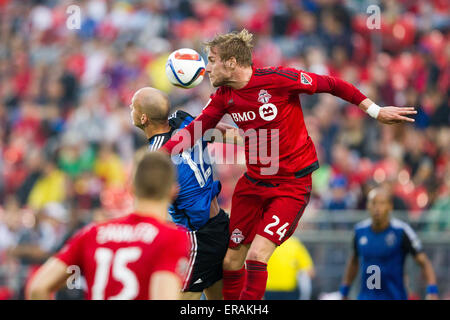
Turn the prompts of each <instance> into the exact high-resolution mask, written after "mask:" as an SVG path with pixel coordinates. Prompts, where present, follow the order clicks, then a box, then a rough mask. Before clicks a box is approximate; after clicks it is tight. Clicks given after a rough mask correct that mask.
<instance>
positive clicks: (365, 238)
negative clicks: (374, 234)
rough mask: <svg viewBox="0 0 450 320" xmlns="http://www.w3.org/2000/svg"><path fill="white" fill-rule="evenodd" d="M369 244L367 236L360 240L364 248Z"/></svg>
mask: <svg viewBox="0 0 450 320" xmlns="http://www.w3.org/2000/svg"><path fill="white" fill-rule="evenodd" d="M367 242H369V240H368V239H367V237H366V236H362V237H361V238H360V239H359V244H360V245H362V246H364V245H366V244H367Z"/></svg>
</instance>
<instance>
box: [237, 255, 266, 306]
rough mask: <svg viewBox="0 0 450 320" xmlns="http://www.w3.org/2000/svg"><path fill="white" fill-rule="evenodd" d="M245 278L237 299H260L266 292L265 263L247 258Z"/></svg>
mask: <svg viewBox="0 0 450 320" xmlns="http://www.w3.org/2000/svg"><path fill="white" fill-rule="evenodd" d="M246 264H247V280H246V281H245V286H244V290H243V291H242V293H241V295H240V297H239V300H261V299H262V298H263V296H264V292H266V284H267V264H266V263H263V262H259V261H256V260H247V261H246Z"/></svg>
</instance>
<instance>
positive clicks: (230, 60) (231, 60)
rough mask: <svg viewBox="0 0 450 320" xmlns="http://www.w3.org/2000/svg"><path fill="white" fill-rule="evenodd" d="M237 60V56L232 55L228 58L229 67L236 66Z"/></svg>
mask: <svg viewBox="0 0 450 320" xmlns="http://www.w3.org/2000/svg"><path fill="white" fill-rule="evenodd" d="M236 65H237V62H236V58H235V57H231V58H230V59H228V60H227V67H228V68H230V69H234V68H236Z"/></svg>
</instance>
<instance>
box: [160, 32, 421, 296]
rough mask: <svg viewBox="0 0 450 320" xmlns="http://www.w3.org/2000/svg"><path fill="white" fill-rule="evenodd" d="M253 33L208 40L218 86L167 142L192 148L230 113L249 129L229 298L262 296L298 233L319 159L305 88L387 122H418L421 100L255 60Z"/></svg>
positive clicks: (228, 262)
mask: <svg viewBox="0 0 450 320" xmlns="http://www.w3.org/2000/svg"><path fill="white" fill-rule="evenodd" d="M252 37H253V35H252V34H250V33H249V32H248V31H247V30H245V29H244V30H242V31H241V32H239V33H237V32H232V33H228V34H225V35H217V36H216V37H215V38H214V39H212V40H211V41H209V42H207V44H206V47H207V50H208V65H207V66H206V72H207V73H208V75H209V79H210V81H211V84H212V85H213V86H214V87H218V89H217V91H216V92H215V93H214V94H213V95H211V98H210V100H209V101H208V102H207V104H206V106H205V107H204V109H203V111H202V113H201V114H200V115H199V116H198V117H197V118H196V119H195V120H194V121H192V122H191V123H190V124H189V125H188V126H186V128H184V129H182V130H180V131H179V132H178V133H177V134H176V135H174V136H173V137H172V139H171V140H170V141H168V142H166V143H165V145H164V146H163V147H162V149H164V150H165V151H166V152H168V153H169V154H176V153H179V152H180V151H181V150H186V149H188V148H190V147H191V146H192V145H194V143H195V141H196V140H197V139H199V138H200V137H201V136H202V135H203V134H204V133H205V132H206V131H207V130H208V129H211V128H214V127H215V126H216V125H217V123H219V121H220V119H221V118H222V117H223V116H224V115H225V114H227V113H228V114H230V115H231V117H232V118H233V120H234V122H235V123H236V125H237V126H238V127H239V128H240V129H242V130H240V131H242V135H243V136H244V137H245V159H246V164H247V172H246V173H245V174H244V175H243V176H242V177H241V178H240V179H239V181H238V183H237V184H236V187H235V190H234V193H233V198H232V207H231V214H230V241H229V245H228V251H227V253H226V256H225V259H224V264H223V269H224V275H223V288H224V289H223V293H224V299H231V300H233V299H241V300H260V299H262V297H263V296H264V291H265V288H266V283H267V276H268V274H267V262H268V261H269V258H270V256H271V255H272V253H273V251H274V250H275V248H276V247H277V246H279V245H280V244H282V243H283V242H284V241H286V239H288V238H289V237H290V236H291V235H292V234H293V233H294V231H295V229H296V228H297V225H298V222H299V220H300V218H301V216H302V214H303V212H304V210H305V208H306V206H307V204H308V202H309V198H310V195H311V188H312V178H311V174H312V172H313V171H315V170H316V169H318V168H319V162H318V158H317V154H316V150H315V147H314V143H313V141H312V140H311V138H310V136H309V135H308V132H307V130H306V126H305V122H304V118H303V112H302V108H301V104H300V98H299V94H303V93H306V94H314V93H322V92H323V93H330V94H332V95H334V96H337V97H340V98H342V99H344V100H345V101H348V102H350V103H352V104H355V105H357V106H359V108H360V109H361V110H363V111H364V112H367V113H368V114H369V115H370V116H372V117H373V118H375V119H377V120H378V121H379V122H381V123H387V124H391V123H400V122H413V121H414V119H411V118H409V117H408V116H409V115H413V114H416V111H415V110H414V108H397V107H393V106H387V107H380V106H378V105H376V104H375V103H374V102H373V101H372V100H370V99H369V98H367V97H366V96H365V95H363V94H362V93H361V92H360V91H359V90H358V89H357V88H356V87H355V86H354V85H352V84H350V83H348V82H346V81H343V80H340V79H338V78H335V77H331V76H323V75H318V74H315V73H311V72H306V71H303V70H297V69H294V68H285V67H269V68H255V67H254V66H253V62H252V46H253V45H252ZM197 128H201V130H199V129H197ZM198 131H199V132H198ZM245 279H247V280H245Z"/></svg>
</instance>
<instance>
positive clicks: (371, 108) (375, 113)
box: [366, 103, 381, 119]
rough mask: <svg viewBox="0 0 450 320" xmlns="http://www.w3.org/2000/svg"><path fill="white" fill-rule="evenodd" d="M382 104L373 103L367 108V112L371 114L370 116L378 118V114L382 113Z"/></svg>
mask: <svg viewBox="0 0 450 320" xmlns="http://www.w3.org/2000/svg"><path fill="white" fill-rule="evenodd" d="M380 110H381V108H380V106H379V105H377V104H375V103H372V104H371V105H370V106H369V108H367V110H366V112H367V113H368V114H369V116H371V117H372V118H374V119H376V118H378V114H379V113H380Z"/></svg>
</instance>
